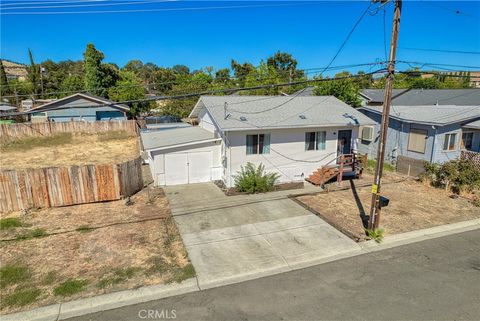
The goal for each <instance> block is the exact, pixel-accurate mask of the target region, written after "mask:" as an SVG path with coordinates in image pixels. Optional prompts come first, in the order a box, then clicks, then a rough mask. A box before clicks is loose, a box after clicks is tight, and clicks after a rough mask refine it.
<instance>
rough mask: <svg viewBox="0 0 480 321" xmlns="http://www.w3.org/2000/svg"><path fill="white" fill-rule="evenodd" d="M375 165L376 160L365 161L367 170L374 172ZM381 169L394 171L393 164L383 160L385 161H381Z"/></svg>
mask: <svg viewBox="0 0 480 321" xmlns="http://www.w3.org/2000/svg"><path fill="white" fill-rule="evenodd" d="M376 166H377V161H376V160H374V159H369V160H368V161H367V170H368V171H369V172H374V171H375V167H376ZM383 171H384V172H395V166H393V165H392V164H390V163H387V162H385V163H383Z"/></svg>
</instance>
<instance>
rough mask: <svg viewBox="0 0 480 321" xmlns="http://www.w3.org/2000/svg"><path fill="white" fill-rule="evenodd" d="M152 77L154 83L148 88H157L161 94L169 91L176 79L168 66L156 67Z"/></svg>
mask: <svg viewBox="0 0 480 321" xmlns="http://www.w3.org/2000/svg"><path fill="white" fill-rule="evenodd" d="M152 77H153V83H154V85H153V86H152V87H150V88H152V89H154V90H158V91H159V92H160V93H161V94H167V93H168V92H169V91H171V90H172V88H173V86H174V84H175V81H176V79H177V76H176V74H175V72H174V71H173V70H172V69H169V68H158V69H157V70H156V71H155V72H154V73H153V76H152Z"/></svg>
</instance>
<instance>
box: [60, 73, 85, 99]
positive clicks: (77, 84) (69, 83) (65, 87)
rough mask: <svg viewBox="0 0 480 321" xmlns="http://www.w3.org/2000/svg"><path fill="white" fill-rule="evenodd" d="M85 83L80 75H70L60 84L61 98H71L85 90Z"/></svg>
mask: <svg viewBox="0 0 480 321" xmlns="http://www.w3.org/2000/svg"><path fill="white" fill-rule="evenodd" d="M83 85H84V81H83V77H81V76H78V75H68V76H67V77H66V78H65V79H63V81H62V82H61V83H60V85H59V87H58V91H59V92H61V94H60V95H59V96H60V97H62V96H63V97H65V96H69V95H71V94H72V93H74V92H76V91H81V90H82V89H83Z"/></svg>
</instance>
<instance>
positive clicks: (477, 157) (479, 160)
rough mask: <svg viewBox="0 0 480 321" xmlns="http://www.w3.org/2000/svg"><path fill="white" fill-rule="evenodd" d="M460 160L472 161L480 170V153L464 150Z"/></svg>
mask: <svg viewBox="0 0 480 321" xmlns="http://www.w3.org/2000/svg"><path fill="white" fill-rule="evenodd" d="M460 159H468V160H471V161H472V162H473V163H474V164H475V166H476V167H477V168H478V169H480V153H476V152H470V151H466V150H462V153H461V154H460Z"/></svg>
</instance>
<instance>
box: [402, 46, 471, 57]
mask: <svg viewBox="0 0 480 321" xmlns="http://www.w3.org/2000/svg"><path fill="white" fill-rule="evenodd" d="M399 48H400V49H405V50H415V51H431V52H446V53H458V54H467V55H480V51H462V50H446V49H430V48H412V47H399Z"/></svg>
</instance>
